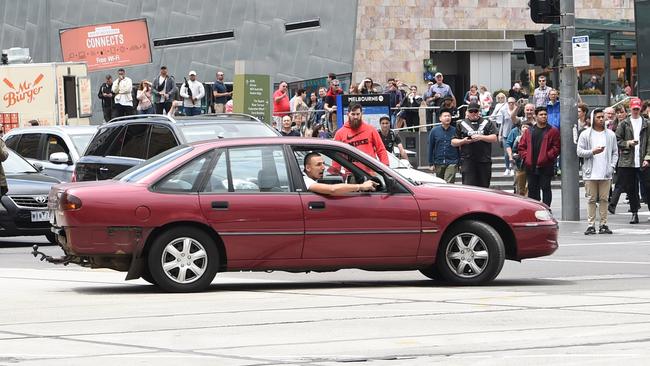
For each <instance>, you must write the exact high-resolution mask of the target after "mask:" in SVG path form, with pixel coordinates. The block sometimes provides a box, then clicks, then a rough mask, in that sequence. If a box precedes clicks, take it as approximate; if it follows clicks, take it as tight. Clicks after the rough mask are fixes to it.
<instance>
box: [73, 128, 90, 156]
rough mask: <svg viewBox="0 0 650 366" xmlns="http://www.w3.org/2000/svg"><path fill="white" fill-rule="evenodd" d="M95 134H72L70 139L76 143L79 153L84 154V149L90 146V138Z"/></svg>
mask: <svg viewBox="0 0 650 366" xmlns="http://www.w3.org/2000/svg"><path fill="white" fill-rule="evenodd" d="M93 136H94V134H92V133H86V134H79V135H70V139H71V140H72V144H73V145H74V147H75V149H77V152H78V153H79V155H81V154H83V152H84V150H86V148H87V147H88V144H89V143H90V140H91V139H92V138H93Z"/></svg>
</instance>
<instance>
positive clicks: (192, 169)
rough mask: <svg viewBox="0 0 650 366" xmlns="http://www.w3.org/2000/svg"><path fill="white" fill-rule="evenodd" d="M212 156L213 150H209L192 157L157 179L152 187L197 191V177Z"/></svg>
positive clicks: (162, 189)
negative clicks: (168, 173)
mask: <svg viewBox="0 0 650 366" xmlns="http://www.w3.org/2000/svg"><path fill="white" fill-rule="evenodd" d="M212 156H213V152H210V153H207V154H203V155H201V156H199V157H197V158H195V159H193V160H192V161H190V162H189V163H186V164H185V165H183V166H182V167H180V168H179V169H177V170H176V171H174V172H173V173H171V174H170V175H168V176H166V177H165V178H163V179H162V180H161V181H159V182H158V183H157V184H156V186H155V187H154V189H155V190H156V191H163V192H178V193H182V192H197V191H198V184H199V182H198V179H199V177H201V176H202V175H203V174H202V173H204V171H205V169H206V168H207V166H208V164H207V162H209V161H210V159H212Z"/></svg>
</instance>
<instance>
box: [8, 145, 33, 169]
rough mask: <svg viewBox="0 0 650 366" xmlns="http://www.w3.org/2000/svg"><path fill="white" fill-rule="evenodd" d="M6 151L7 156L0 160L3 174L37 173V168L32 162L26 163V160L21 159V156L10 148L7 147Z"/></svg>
mask: <svg viewBox="0 0 650 366" xmlns="http://www.w3.org/2000/svg"><path fill="white" fill-rule="evenodd" d="M7 151H8V152H9V157H8V158H7V160H5V161H3V162H2V168H3V169H4V171H5V174H23V173H38V170H36V168H34V166H32V164H30V163H28V162H27V160H25V159H23V157H22V156H20V155H18V154H17V153H15V152H14V151H13V150H11V149H7Z"/></svg>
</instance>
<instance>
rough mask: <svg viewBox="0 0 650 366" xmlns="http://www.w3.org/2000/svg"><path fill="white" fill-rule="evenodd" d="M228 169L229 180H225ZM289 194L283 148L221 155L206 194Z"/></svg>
mask: <svg viewBox="0 0 650 366" xmlns="http://www.w3.org/2000/svg"><path fill="white" fill-rule="evenodd" d="M228 169H229V171H230V174H229V175H230V177H229V176H228ZM226 188H227V190H228V192H235V193H237V192H241V193H246V192H253V193H257V192H289V191H290V190H291V188H290V185H289V174H288V171H287V164H286V160H285V155H284V151H283V150H282V146H252V147H242V148H231V149H228V152H227V155H226V154H220V156H219V159H218V160H217V163H216V164H215V167H214V169H213V170H212V172H211V174H210V178H209V184H207V185H206V189H205V191H206V192H211V193H212V192H214V193H216V192H225V189H226Z"/></svg>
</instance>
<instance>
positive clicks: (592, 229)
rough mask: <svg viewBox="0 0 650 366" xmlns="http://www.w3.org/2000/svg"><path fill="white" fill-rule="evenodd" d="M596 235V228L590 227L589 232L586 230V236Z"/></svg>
mask: <svg viewBox="0 0 650 366" xmlns="http://www.w3.org/2000/svg"><path fill="white" fill-rule="evenodd" d="M594 234H596V228H595V227H593V226H589V227H588V228H587V230H585V235H594Z"/></svg>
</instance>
